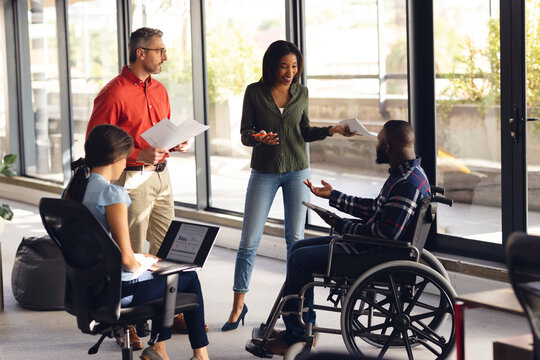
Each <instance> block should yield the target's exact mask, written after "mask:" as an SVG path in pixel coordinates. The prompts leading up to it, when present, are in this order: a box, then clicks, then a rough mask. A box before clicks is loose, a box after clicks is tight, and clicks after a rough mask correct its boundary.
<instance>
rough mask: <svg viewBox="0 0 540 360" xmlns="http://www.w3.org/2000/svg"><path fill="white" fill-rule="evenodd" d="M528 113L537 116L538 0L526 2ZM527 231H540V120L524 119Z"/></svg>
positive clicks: (539, 89)
mask: <svg viewBox="0 0 540 360" xmlns="http://www.w3.org/2000/svg"><path fill="white" fill-rule="evenodd" d="M525 15H526V23H525V30H526V34H527V38H526V46H527V55H526V56H527V58H526V64H527V117H528V118H531V119H532V118H535V119H539V118H540V25H539V24H538V17H539V16H540V1H538V0H527V1H526V2H525ZM527 166H528V186H529V229H528V230H529V232H530V233H533V234H537V235H540V120H537V121H534V122H532V121H530V122H528V123H527Z"/></svg>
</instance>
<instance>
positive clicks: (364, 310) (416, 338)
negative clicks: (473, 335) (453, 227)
mask: <svg viewBox="0 0 540 360" xmlns="http://www.w3.org/2000/svg"><path fill="white" fill-rule="evenodd" d="M431 190H432V195H431V196H430V197H427V198H424V199H423V200H421V201H420V202H419V203H418V206H417V209H416V211H415V214H414V216H413V219H412V220H411V224H410V226H409V227H408V230H407V232H406V233H405V234H404V236H403V239H404V240H397V241H396V240H385V239H379V238H372V237H367V236H360V235H351V234H343V235H338V236H335V237H334V238H333V239H332V240H331V241H330V243H329V253H328V262H327V266H326V272H325V273H324V274H313V277H314V281H313V282H311V283H309V284H306V285H305V286H304V287H303V288H302V289H301V291H300V293H299V294H294V295H287V296H285V297H284V296H283V290H284V286H283V287H282V288H281V291H280V293H279V295H278V297H277V299H276V301H275V303H274V305H273V307H272V310H271V311H270V315H269V316H268V319H267V320H266V322H265V323H262V324H261V325H260V326H259V327H256V328H254V329H253V331H252V338H258V339H262V342H261V343H260V344H259V345H257V344H255V343H253V342H252V341H251V340H249V341H248V342H247V344H246V347H245V349H246V350H247V351H248V352H250V353H252V354H253V355H255V356H258V357H261V358H272V357H273V354H272V353H271V352H270V351H269V350H267V349H266V348H265V344H266V342H267V341H268V340H269V339H270V338H271V337H272V335H273V334H275V332H274V327H275V325H276V322H277V320H278V319H279V318H280V317H281V316H288V315H293V316H298V318H299V321H300V324H302V326H303V327H304V329H305V333H304V339H303V340H304V341H303V342H299V343H296V344H293V345H292V346H291V347H290V348H289V350H288V352H287V354H286V355H285V360H291V359H296V356H297V355H299V354H301V355H302V356H303V355H305V354H306V353H308V352H310V351H311V350H312V347H313V345H314V341H315V335H314V334H317V333H330V334H341V336H342V338H343V341H344V343H345V346H346V348H347V350H348V352H349V353H350V354H351V355H352V356H355V357H357V358H360V359H363V358H368V357H369V358H376V359H385V358H386V359H409V360H412V359H415V358H416V359H445V358H447V357H448V355H449V354H450V353H451V352H452V350H453V347H454V342H455V331H454V330H455V314H454V308H453V303H454V298H455V296H456V292H455V290H454V289H453V288H452V285H451V284H450V279H449V276H448V273H447V272H446V270H445V269H444V267H443V265H442V264H441V263H440V262H439V260H438V259H437V258H436V257H435V256H433V255H432V254H431V253H430V252H429V251H427V250H425V249H424V244H425V242H426V240H427V237H428V235H429V231H430V228H431V224H432V223H433V221H434V220H435V217H436V214H437V203H442V204H446V205H449V206H451V205H452V203H453V201H452V200H451V199H448V198H446V197H444V189H443V188H440V187H435V186H432V187H431ZM338 242H349V243H355V244H362V245H361V246H362V249H364V248H365V249H366V250H365V251H361V252H360V254H358V255H352V254H348V255H339V256H338V255H335V254H334V251H333V250H334V246H336V243H338ZM315 288H326V289H329V295H328V298H327V299H326V300H327V302H326V303H324V304H319V303H317V302H316V301H317V299H316V298H315V297H314V299H313V300H314V304H313V309H314V310H323V311H330V312H335V313H339V316H340V319H341V320H340V327H339V328H337V329H334V328H327V327H321V326H317V325H313V324H311V323H305V322H304V321H303V319H302V314H303V312H306V311H307V310H308V308H307V307H305V306H304V301H305V296H306V292H307V291H308V290H310V289H315ZM291 300H292V301H296V302H298V308H297V309H296V310H295V311H284V310H283V307H284V305H285V303H286V302H287V301H291ZM300 357H301V356H300Z"/></svg>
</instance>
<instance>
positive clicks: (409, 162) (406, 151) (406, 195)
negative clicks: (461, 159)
mask: <svg viewBox="0 0 540 360" xmlns="http://www.w3.org/2000/svg"><path fill="white" fill-rule="evenodd" d="M376 161H377V163H379V164H383V163H387V164H389V165H390V169H389V177H388V179H387V180H386V182H385V183H384V185H383V187H382V189H381V191H380V193H379V195H378V196H377V197H376V198H375V199H368V198H361V197H356V196H349V195H346V194H344V193H341V192H339V191H337V190H334V189H333V188H332V186H331V185H330V184H329V183H327V182H325V181H324V180H321V183H322V185H323V186H322V187H316V186H314V185H313V184H312V183H311V181H310V180H309V179H307V180H306V181H305V184H306V186H308V187H309V188H310V189H311V192H312V193H313V194H314V195H316V196H318V197H322V198H327V199H329V204H330V206H332V207H335V208H336V209H339V210H340V211H343V212H345V213H348V214H351V215H353V216H355V217H356V218H358V219H359V221H358V219H354V220H347V219H341V218H338V217H333V216H329V215H326V214H324V213H322V212H318V213H319V215H320V216H321V217H322V218H323V219H324V220H325V221H326V222H327V223H328V224H329V225H330V226H331V227H332V228H333V229H334V230H336V231H337V232H339V233H340V234H345V233H347V234H359V235H368V236H374V237H378V238H383V239H391V240H399V239H401V238H402V236H403V234H405V233H406V230H407V227H408V225H409V224H410V222H411V219H412V218H413V216H414V213H415V210H416V207H417V203H418V202H419V201H420V200H421V199H423V198H425V197H428V196H430V195H431V189H430V185H429V181H428V179H427V177H426V174H425V173H424V170H423V169H422V167H421V166H420V158H418V157H416V155H415V152H414V132H413V129H412V127H411V125H410V124H409V123H408V122H406V121H401V120H390V121H388V122H386V123H385V124H384V127H383V128H382V130H381V131H380V132H379V134H378V143H377V160H376ZM333 238H334V237H333V236H326V237H319V238H312V239H305V240H301V241H298V242H296V243H295V244H293V246H292V248H291V256H290V258H289V261H288V263H287V276H286V280H285V284H284V286H283V292H282V297H285V296H287V295H291V294H298V293H299V292H300V290H301V289H302V288H303V287H304V286H305V285H306V284H308V283H310V282H312V281H313V280H314V278H313V273H324V272H325V271H326V267H327V260H328V253H329V245H328V244H329V243H330V241H331V240H332V239H333ZM333 251H334V256H336V255H346V254H359V253H362V251H363V249H362V244H358V245H354V244H351V243H345V242H343V243H339V244H337V246H334V248H333ZM366 260H367V259H366ZM304 306H307V307H309V310H308V311H307V312H304V313H303V320H304V322H305V323H306V324H308V323H311V324H314V323H315V312H314V310H313V288H311V289H310V290H308V291H307V292H306V294H305V299H304ZM297 308H298V300H296V299H294V300H290V301H287V303H286V304H285V305H284V307H283V311H284V312H286V311H294V310H295V309H297ZM283 320H284V322H285V326H286V330H284V331H274V333H273V336H274V337H271V338H270V339H269V340H268V341H266V343H265V344H263V341H262V340H261V339H257V338H254V339H252V340H251V342H252V343H253V344H255V345H263V346H264V347H265V349H266V350H268V351H269V352H271V353H273V354H276V355H284V354H285V353H286V352H287V350H288V348H289V346H291V345H292V344H294V343H297V342H300V341H302V339H303V336H304V334H305V328H304V326H302V324H301V323H300V321H299V317H298V315H296V314H291V315H284V316H283Z"/></svg>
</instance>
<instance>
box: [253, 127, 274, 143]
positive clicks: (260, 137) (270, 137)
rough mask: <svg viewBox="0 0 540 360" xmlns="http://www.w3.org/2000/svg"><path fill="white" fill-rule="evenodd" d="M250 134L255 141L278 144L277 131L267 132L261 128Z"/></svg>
mask: <svg viewBox="0 0 540 360" xmlns="http://www.w3.org/2000/svg"><path fill="white" fill-rule="evenodd" d="M252 136H253V138H254V139H255V141H257V142H262V143H263V144H266V145H279V137H278V134H277V133H273V132H269V133H267V132H266V131H265V130H261V131H259V132H258V133H256V134H253V135H252Z"/></svg>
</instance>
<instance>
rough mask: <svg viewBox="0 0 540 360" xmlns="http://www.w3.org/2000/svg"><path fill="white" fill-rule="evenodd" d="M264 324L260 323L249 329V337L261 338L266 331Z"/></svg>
mask: <svg viewBox="0 0 540 360" xmlns="http://www.w3.org/2000/svg"><path fill="white" fill-rule="evenodd" d="M266 326H267V325H266V324H264V323H261V325H260V326H259V327H254V328H253V330H251V338H252V339H262V338H263V337H264V332H265V331H266Z"/></svg>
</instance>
